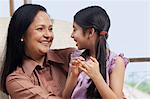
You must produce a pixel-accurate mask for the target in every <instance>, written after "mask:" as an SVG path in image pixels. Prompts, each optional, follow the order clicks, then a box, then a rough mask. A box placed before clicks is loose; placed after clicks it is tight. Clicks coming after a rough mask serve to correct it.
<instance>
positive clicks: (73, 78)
mask: <svg viewBox="0 0 150 99" xmlns="http://www.w3.org/2000/svg"><path fill="white" fill-rule="evenodd" d="M79 58H80V59H81V60H84V58H82V57H79ZM79 65H80V64H79V63H78V61H77V60H76V59H75V60H71V62H70V74H69V75H68V78H67V82H66V85H65V89H64V91H63V98H64V99H70V97H71V94H72V92H73V90H74V88H75V86H76V84H77V79H78V76H79V73H80V70H79Z"/></svg>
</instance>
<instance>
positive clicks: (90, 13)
mask: <svg viewBox="0 0 150 99" xmlns="http://www.w3.org/2000/svg"><path fill="white" fill-rule="evenodd" d="M74 22H76V23H77V24H78V25H79V26H80V27H81V28H82V29H83V31H84V33H85V31H86V30H87V29H89V28H94V30H95V31H96V33H97V35H98V39H97V41H96V48H95V51H96V58H97V60H98V62H99V67H100V73H101V74H102V76H103V78H104V80H105V81H106V55H107V53H106V39H107V37H108V30H109V27H110V19H109V16H108V15H107V13H106V11H105V10H104V9H103V8H101V7H99V6H90V7H87V8H84V9H82V10H80V11H79V12H77V13H76V14H75V16H74ZM100 32H107V34H106V35H102V36H101V35H100ZM87 54H89V51H88V50H85V51H84V52H83V54H82V56H83V57H85V56H86V55H87ZM87 97H88V98H89V99H95V98H101V95H100V94H99V92H98V90H97V89H96V87H95V84H94V82H92V83H91V85H90V86H89V88H88V91H87Z"/></svg>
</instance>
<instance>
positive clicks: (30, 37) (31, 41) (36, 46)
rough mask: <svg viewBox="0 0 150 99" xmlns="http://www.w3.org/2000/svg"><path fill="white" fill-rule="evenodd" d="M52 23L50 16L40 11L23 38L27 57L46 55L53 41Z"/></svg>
mask: <svg viewBox="0 0 150 99" xmlns="http://www.w3.org/2000/svg"><path fill="white" fill-rule="evenodd" d="M53 37H54V35H53V32H52V21H51V19H50V17H49V16H48V14H47V13H46V12H44V11H39V12H38V13H37V15H36V16H35V18H34V20H33V22H32V23H31V24H30V26H29V27H28V29H27V31H26V33H25V35H24V36H23V40H24V44H25V53H26V54H27V55H45V53H47V51H48V50H49V47H50V46H51V44H52V41H53Z"/></svg>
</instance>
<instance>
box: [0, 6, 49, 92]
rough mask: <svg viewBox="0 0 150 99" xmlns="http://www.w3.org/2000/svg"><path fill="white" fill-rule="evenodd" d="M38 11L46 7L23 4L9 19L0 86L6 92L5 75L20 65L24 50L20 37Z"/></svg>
mask: <svg viewBox="0 0 150 99" xmlns="http://www.w3.org/2000/svg"><path fill="white" fill-rule="evenodd" d="M39 11H44V12H46V13H47V11H46V9H45V8H44V7H43V6H41V5H36V4H25V5H23V6H21V7H19V8H18V9H17V10H16V11H15V12H14V14H13V16H12V18H11V20H10V23H9V27H8V34H7V41H6V53H5V54H6V55H5V56H4V63H3V66H2V71H1V87H0V89H1V90H2V91H3V92H5V93H6V94H8V92H7V90H6V78H7V76H8V75H9V74H10V73H12V72H13V71H15V70H16V68H17V66H19V67H22V62H23V56H24V53H25V51H24V44H23V43H22V42H21V38H22V36H23V35H24V34H25V33H26V31H27V29H28V27H29V26H30V24H31V23H32V22H33V20H34V18H35V16H36V15H37V13H38V12H39Z"/></svg>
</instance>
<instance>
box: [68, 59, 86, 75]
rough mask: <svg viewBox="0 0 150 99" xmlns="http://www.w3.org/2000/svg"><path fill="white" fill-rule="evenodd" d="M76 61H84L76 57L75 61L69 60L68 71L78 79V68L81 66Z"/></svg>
mask: <svg viewBox="0 0 150 99" xmlns="http://www.w3.org/2000/svg"><path fill="white" fill-rule="evenodd" d="M78 60H80V61H84V60H85V59H84V58H83V57H78V58H76V59H73V60H71V62H70V70H71V73H72V76H75V77H78V76H79V73H80V72H81V70H80V68H79V67H80V66H81V63H80V62H79V61H78Z"/></svg>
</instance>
